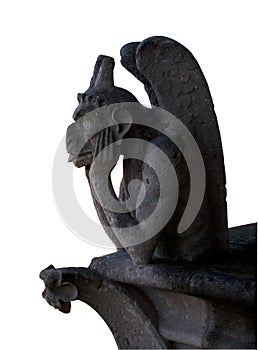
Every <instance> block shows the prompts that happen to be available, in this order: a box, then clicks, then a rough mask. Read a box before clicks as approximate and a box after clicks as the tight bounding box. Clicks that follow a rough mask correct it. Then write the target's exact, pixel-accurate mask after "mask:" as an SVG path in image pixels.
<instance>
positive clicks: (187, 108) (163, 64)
mask: <svg viewBox="0 0 258 350" xmlns="http://www.w3.org/2000/svg"><path fill="white" fill-rule="evenodd" d="M121 63H122V65H123V66H124V67H125V68H126V69H127V70H128V71H129V72H130V73H132V74H133V75H134V76H135V77H136V78H137V79H138V80H140V81H141V82H142V83H143V84H144V87H145V90H146V92H147V94H148V96H149V99H150V103H151V108H149V107H145V106H143V105H141V104H140V103H139V102H138V100H137V99H136V97H134V96H133V95H132V94H131V93H130V92H128V91H127V90H125V89H122V88H119V87H116V86H115V85H114V79H113V70H114V59H113V58H112V57H108V56H103V55H102V56H99V57H98V59H97V62H96V64H95V68H94V73H93V77H92V79H91V82H90V87H89V89H88V90H87V91H86V92H84V93H79V94H78V102H79V105H78V107H77V108H76V110H75V112H74V115H73V118H74V120H75V123H73V124H72V125H71V126H69V128H68V130H67V150H68V152H69V154H70V161H72V162H73V163H74V164H75V165H76V166H77V167H85V171H86V176H87V179H88V181H89V185H90V188H91V192H92V199H93V201H94V205H95V207H96V211H97V214H98V217H99V219H100V222H101V223H102V225H103V227H104V228H105V231H106V233H107V234H108V236H109V238H110V239H111V240H112V242H113V243H114V244H115V246H116V247H117V248H118V249H121V250H126V251H127V252H128V254H129V255H130V257H131V258H132V260H133V262H134V263H135V264H136V265H146V264H148V263H150V262H151V261H152V262H153V261H155V259H166V260H169V261H200V260H203V259H206V260H207V259H211V260H214V259H215V260H216V259H217V258H218V257H222V256H223V254H224V253H225V252H226V251H227V249H228V227H227V206H226V188H225V183H226V180H225V169H224V160H223V151H222V145H221V138H220V133H219V128H218V123H217V118H216V115H215V112H214V106H213V102H212V98H211V95H210V92H209V88H208V85H207V82H206V80H205V78H204V75H203V73H202V71H201V69H200V67H199V65H198V63H197V61H196V60H195V58H194V57H193V55H192V54H191V53H190V52H189V51H188V50H187V49H186V48H185V47H184V46H183V45H181V44H180V43H178V42H176V41H175V40H172V39H169V38H165V37H159V36H157V37H151V38H148V39H146V40H144V41H142V42H133V43H129V44H127V45H125V46H124V47H122V49H121ZM162 113H165V114H166V113H167V115H170V116H171V118H174V119H177V121H178V123H179V124H177V123H176V122H175V123H174V124H173V125H172V126H170V125H168V126H167V127H166V128H165V129H169V130H168V132H170V134H171V133H172V134H173V135H174V136H173V138H174V139H171V138H169V137H168V135H166V134H165V133H164V132H163V129H162V128H160V127H159V123H160V124H162V121H161V115H162ZM135 114H137V115H138V117H139V116H142V124H141V120H140V121H139V118H140V117H139V118H138V117H137V118H138V119H137V121H136V120H135ZM110 116H111V117H110ZM109 117H110V118H111V119H112V120H113V121H115V122H114V123H113V124H112V123H111V124H108V123H107V124H105V123H104V124H103V123H102V128H101V129H94V127H93V126H92V125H93V124H94V122H97V123H98V122H99V120H101V122H102V121H103V120H106V119H108V118H109ZM101 118H102V119H101ZM105 118H106V119H105ZM148 118H149V119H148ZM159 118H160V119H159ZM145 120H152V121H153V123H147V122H145ZM171 120H172V119H171ZM174 121H175V120H174ZM147 124H148V125H147ZM178 125H183V127H185V128H186V129H187V130H188V133H190V136H191V137H192V138H193V140H194V142H195V143H196V145H197V148H196V147H195V146H196V145H195V146H193V147H188V146H189V145H188V144H187V140H186V138H184V135H181V131H180V130H181V129H180V127H179V126H178ZM91 128H92V130H91ZM93 129H94V130H95V131H93ZM165 129H164V130H165ZM85 130H87V131H88V132H91V135H92V137H91V138H88V139H87V140H86V139H85V140H83V146H81V147H80V149H79V150H78V149H76V147H75V145H76V144H78V135H84V134H85V133H84V132H85ZM96 130H97V131H96ZM188 136H189V135H188ZM190 136H189V137H190ZM80 137H81V136H80ZM130 140H131V141H132V140H137V142H136V141H135V142H131V143H130V142H129V141H130ZM139 140H142V143H140V141H139ZM126 141H128V142H126ZM80 144H81V145H82V140H80ZM112 144H115V146H116V147H115V151H114V150H113V151H112V152H109V153H110V154H111V156H110V154H109V158H110V157H111V158H112V162H111V163H110V164H112V166H109V167H108V166H106V163H105V162H106V161H107V156H105V157H102V158H101V159H102V170H101V171H99V169H101V164H100V165H99V166H98V167H97V166H95V167H94V164H95V163H97V159H98V157H99V155H100V154H102V153H103V151H104V150H105V149H106V148H109V146H110V145H112ZM146 144H147V147H145V146H144V145H146ZM180 145H181V146H180ZM152 147H155V150H156V148H157V147H158V148H159V150H161V151H162V153H163V154H165V158H166V160H167V159H168V160H169V162H170V163H171V165H172V166H173V169H174V170H173V169H172V170H171V169H170V168H169V170H167V169H165V166H163V164H164V163H165V158H164V161H163V160H162V161H161V158H162V157H161V156H159V154H160V153H155V151H153V148H152ZM187 147H188V148H191V149H193V150H196V152H197V149H198V151H199V152H200V155H201V158H202V161H203V165H204V173H203V172H201V171H203V169H201V167H200V168H198V166H197V165H196V166H193V167H192V168H191V167H190V168H189V163H190V162H192V161H194V158H195V156H196V152H194V151H193V152H192V154H190V156H189V155H188V159H186V157H185V153H186V151H187ZM194 147H195V148H194ZM132 149H133V151H132ZM128 153H130V154H137V153H139V154H141V156H139V157H137V156H135V157H133V156H128ZM121 155H122V156H124V159H123V177H122V182H121V186H120V194H119V196H118V197H117V196H116V194H115V191H114V189H113V185H112V181H111V176H110V173H111V171H112V169H113V168H114V166H115V164H116V162H117V160H118V158H119V156H121ZM162 159H163V158H162ZM99 162H100V161H99V160H98V164H99ZM196 164H197V163H196ZM96 169H97V170H96ZM155 169H157V171H158V172H160V174H161V175H160V176H161V177H162V176H163V178H162V180H161V179H160V176H159V174H157V172H156V170H155ZM173 171H174V172H173ZM203 174H205V175H203ZM174 175H176V179H175V176H174ZM194 177H195V178H196V179H199V180H200V181H199V182H202V183H199V184H198V181H197V183H195V182H194V180H193V179H194ZM135 180H137V181H138V182H137V181H136V182H135ZM164 180H165V186H166V184H167V190H165V191H163V192H162V193H163V194H162V196H163V201H162V203H161V207H160V211H159V213H162V211H164V212H166V215H167V214H170V215H168V217H169V219H168V220H167V222H166V223H165V224H163V225H160V226H159V225H157V227H155V232H154V234H153V233H152V234H151V235H149V236H148V231H149V230H150V228H151V227H152V226H153V224H152V225H150V224H149V223H148V217H149V216H150V215H151V214H152V213H153V212H154V211H155V207H156V206H157V205H158V203H159V199H160V197H161V188H162V185H164V184H162V183H161V182H162V181H163V183H164ZM176 185H177V186H176ZM198 186H199V187H198ZM163 187H164V186H163ZM107 188H108V190H109V195H108V196H109V197H108V199H107V200H106V202H108V201H112V200H114V202H115V203H116V208H118V209H117V210H112V208H111V209H110V207H108V206H105V205H103V201H102V202H101V201H100V200H99V198H100V197H101V196H102V197H103V192H105V191H106V190H107ZM142 188H144V190H142ZM175 189H178V191H176V190H175ZM191 191H193V192H191ZM200 193H201V201H200V199H198V200H197V197H198V196H200ZM130 199H131V201H130ZM104 201H105V200H104ZM198 201H199V202H198ZM132 202H133V203H134V205H132ZM197 202H198V203H199V206H198V210H196V208H195V209H194V207H195V205H197V204H196V203H197ZM189 207H190V212H191V208H193V209H192V211H194V212H195V215H194V218H192V220H191V221H192V222H191V223H190V224H189V225H188V226H187V225H186V226H187V227H186V228H185V229H184V231H183V232H180V230H178V227H179V226H180V222H181V219H182V217H183V215H185V213H186V210H187V208H188V211H189ZM160 215H161V214H159V215H156V217H157V218H156V222H158V223H159V220H158V218H159V217H160ZM152 222H155V220H154V221H152ZM154 226H155V225H154ZM134 228H135V235H136V239H135V240H130V237H129V236H130V235H133V230H134ZM85 229H87V228H85ZM127 229H128V230H127ZM137 239H138V240H137Z"/></svg>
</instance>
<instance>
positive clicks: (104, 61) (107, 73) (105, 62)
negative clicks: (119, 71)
mask: <svg viewBox="0 0 258 350" xmlns="http://www.w3.org/2000/svg"><path fill="white" fill-rule="evenodd" d="M114 66H115V61H114V59H113V58H112V57H109V56H99V57H98V59H97V62H96V64H95V68H94V73H93V77H92V81H91V86H92V87H93V88H95V89H98V90H99V89H101V90H104V89H108V88H111V87H113V86H114V76H113V72H114Z"/></svg>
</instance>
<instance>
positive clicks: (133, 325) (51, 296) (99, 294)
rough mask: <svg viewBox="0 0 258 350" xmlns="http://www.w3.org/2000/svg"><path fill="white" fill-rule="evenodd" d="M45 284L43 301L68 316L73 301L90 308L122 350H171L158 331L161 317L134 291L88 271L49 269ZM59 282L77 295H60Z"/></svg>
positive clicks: (43, 276)
mask: <svg viewBox="0 0 258 350" xmlns="http://www.w3.org/2000/svg"><path fill="white" fill-rule="evenodd" d="M40 278H41V279H43V281H44V282H45V286H46V288H45V291H44V292H43V297H44V298H46V300H47V302H48V303H49V304H50V305H51V306H53V307H55V308H58V309H59V310H60V311H62V312H65V313H68V312H69V311H70V302H71V301H72V300H81V301H83V302H85V303H87V304H88V305H90V306H91V307H92V308H93V309H94V310H95V311H97V312H98V313H99V315H100V316H101V317H102V318H103V319H104V320H105V322H106V323H107V325H108V326H109V328H110V330H111V331H112V333H113V335H114V338H115V340H116V342H117V345H118V347H119V349H140V348H141V349H168V348H169V342H168V341H166V340H165V339H163V338H162V336H161V335H160V334H159V332H158V330H157V329H156V325H157V315H156V311H155V308H154V307H153V305H152V303H151V302H150V301H149V300H148V299H146V298H145V297H143V295H142V293H141V292H140V291H139V290H138V291H137V290H135V289H134V288H132V287H126V286H122V285H120V284H118V283H115V282H112V281H110V280H107V279H105V278H103V277H102V276H99V275H98V274H97V273H95V272H93V271H91V270H90V269H86V268H82V267H81V268H79V267H76V268H73V267H69V268H61V269H55V268H54V266H49V267H48V268H47V269H45V270H43V271H42V272H41V274H40ZM57 281H60V283H61V282H62V285H66V286H72V289H73V291H76V292H75V293H73V294H70V295H69V294H66V295H64V293H62V294H61V293H60V292H59V290H58V289H57V287H60V285H58V286H57Z"/></svg>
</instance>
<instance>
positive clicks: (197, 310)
mask: <svg viewBox="0 0 258 350" xmlns="http://www.w3.org/2000/svg"><path fill="white" fill-rule="evenodd" d="M256 236H257V231H256V224H250V225H245V226H240V227H236V228H232V229H230V230H229V237H230V246H231V248H232V252H231V254H229V256H228V258H227V259H226V260H224V262H223V263H220V264H215V265H214V264H203V265H196V264H187V263H185V264H181V265H173V264H171V263H170V264H169V263H164V262H162V261H156V262H155V263H154V264H151V265H148V266H145V267H135V266H134V265H133V263H132V261H131V260H130V258H129V257H128V255H127V254H126V253H125V252H117V253H114V254H110V255H106V256H104V257H100V258H95V259H93V261H92V263H91V265H90V269H92V270H93V271H96V272H97V273H99V274H100V275H102V276H105V277H106V278H108V279H111V280H113V281H116V282H120V283H123V285H132V286H134V287H135V288H137V289H138V290H141V291H142V292H144V293H145V296H146V298H148V299H149V300H150V301H151V302H152V303H153V305H154V307H155V309H156V311H157V313H158V320H159V321H158V324H159V332H160V334H161V335H162V336H163V337H164V338H165V339H167V340H169V341H172V342H173V343H172V345H171V346H172V348H189V346H190V347H193V348H208V349H213V348H231V349H232V348H236V349H240V348H255V346H256V331H255V324H256V315H255V306H256V263H254V262H253V261H254V260H255V257H256V252H255V257H254V258H253V259H252V258H250V257H249V258H248V259H246V260H245V261H244V259H242V261H241V262H237V261H236V260H235V259H236V257H238V256H240V255H241V256H242V257H243V258H244V256H245V252H250V246H253V245H254V244H255V242H256ZM239 245H240V246H239ZM239 254H240V255H239ZM252 254H253V253H252Z"/></svg>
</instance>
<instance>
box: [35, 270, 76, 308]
mask: <svg viewBox="0 0 258 350" xmlns="http://www.w3.org/2000/svg"><path fill="white" fill-rule="evenodd" d="M39 277H40V278H41V279H42V280H43V281H44V283H45V289H44V291H43V293H42V296H43V298H44V299H46V301H47V302H48V303H49V305H51V306H53V307H54V308H55V309H58V310H60V311H62V312H64V313H69V312H70V310H71V301H73V300H75V299H76V298H77V296H78V291H77V288H76V286H75V285H74V284H72V283H70V282H65V281H63V276H62V272H61V271H60V270H59V269H55V267H54V266H53V265H50V266H49V267H47V268H46V269H44V270H43V271H41V273H40V275H39Z"/></svg>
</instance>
